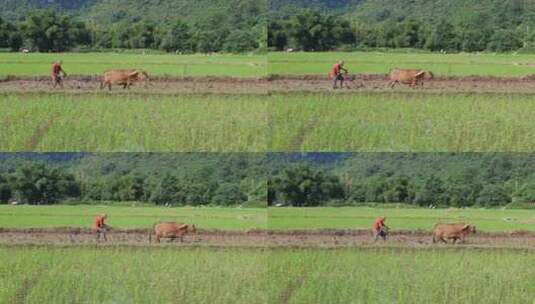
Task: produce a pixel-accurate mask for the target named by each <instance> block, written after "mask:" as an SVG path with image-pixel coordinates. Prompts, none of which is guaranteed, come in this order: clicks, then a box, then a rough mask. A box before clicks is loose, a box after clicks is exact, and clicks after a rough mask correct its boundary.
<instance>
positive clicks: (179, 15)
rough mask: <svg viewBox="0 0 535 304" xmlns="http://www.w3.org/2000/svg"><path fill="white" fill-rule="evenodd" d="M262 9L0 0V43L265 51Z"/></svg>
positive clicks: (175, 0)
mask: <svg viewBox="0 0 535 304" xmlns="http://www.w3.org/2000/svg"><path fill="white" fill-rule="evenodd" d="M267 13H268V8H267V0H195V1H192V0H85V1H82V0H74V1H71V0H0V48H6V49H7V48H9V49H11V50H12V51H19V50H20V49H21V48H25V49H29V50H31V51H39V52H64V51H69V50H73V49H86V50H95V49H98V50H102V49H158V50H163V51H167V52H180V53H195V52H198V53H214V52H228V53H245V52H252V51H265V49H266V30H267V29H266V21H267ZM58 37H62V38H61V39H60V38H58Z"/></svg>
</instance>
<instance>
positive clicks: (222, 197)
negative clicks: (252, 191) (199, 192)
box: [212, 184, 247, 206]
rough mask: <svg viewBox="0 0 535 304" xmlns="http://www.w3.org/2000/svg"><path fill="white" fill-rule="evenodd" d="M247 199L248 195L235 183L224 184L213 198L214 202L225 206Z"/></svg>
mask: <svg viewBox="0 0 535 304" xmlns="http://www.w3.org/2000/svg"><path fill="white" fill-rule="evenodd" d="M245 201H247V195H246V194H245V193H243V192H242V191H241V190H240V188H239V187H238V185H234V184H222V185H221V186H219V188H217V190H216V191H215V193H214V196H213V198H212V202H213V203H215V204H217V205H223V206H225V205H236V204H241V203H243V202H245Z"/></svg>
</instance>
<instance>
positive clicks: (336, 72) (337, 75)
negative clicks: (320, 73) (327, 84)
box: [329, 60, 348, 90]
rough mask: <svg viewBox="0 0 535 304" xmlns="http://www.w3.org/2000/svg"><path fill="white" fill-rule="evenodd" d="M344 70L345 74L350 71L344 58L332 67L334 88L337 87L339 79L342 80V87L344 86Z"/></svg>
mask: <svg viewBox="0 0 535 304" xmlns="http://www.w3.org/2000/svg"><path fill="white" fill-rule="evenodd" d="M342 71H344V72H345V74H347V73H348V71H347V70H346V69H345V68H344V62H343V61H342V60H340V61H338V62H336V63H335V64H334V65H333V67H332V68H331V72H330V73H329V78H331V80H332V82H333V90H336V89H337V86H336V84H337V83H338V81H340V89H342V88H343V87H344V75H342Z"/></svg>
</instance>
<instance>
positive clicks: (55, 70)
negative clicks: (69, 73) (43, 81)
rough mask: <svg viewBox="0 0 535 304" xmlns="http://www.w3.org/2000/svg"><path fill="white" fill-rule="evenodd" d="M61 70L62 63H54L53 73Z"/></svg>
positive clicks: (55, 73) (56, 73)
mask: <svg viewBox="0 0 535 304" xmlns="http://www.w3.org/2000/svg"><path fill="white" fill-rule="evenodd" d="M59 72H61V65H60V64H59V63H57V62H56V63H54V64H52V75H53V76H54V75H58V74H59Z"/></svg>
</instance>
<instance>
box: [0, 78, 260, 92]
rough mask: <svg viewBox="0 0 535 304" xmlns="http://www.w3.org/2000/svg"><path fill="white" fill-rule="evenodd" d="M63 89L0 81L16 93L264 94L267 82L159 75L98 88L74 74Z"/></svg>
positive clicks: (34, 81) (39, 82)
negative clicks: (128, 85) (145, 80)
mask: <svg viewBox="0 0 535 304" xmlns="http://www.w3.org/2000/svg"><path fill="white" fill-rule="evenodd" d="M63 85H64V88H63V89H60V88H56V89H54V88H52V84H51V81H50V79H49V78H47V77H35V78H27V77H26V78H24V77H8V78H6V79H5V80H3V81H0V92H4V93H17V92H32V93H50V92H62V93H73V94H76V93H99V92H101V93H106V94H124V93H133V94H218V95H225V94H266V93H267V90H268V82H267V80H266V79H264V78H228V77H227V78H225V77H202V78H193V77H184V78H172V77H160V78H154V79H152V80H151V81H150V82H148V83H147V84H134V85H132V87H131V88H130V89H124V88H123V87H122V86H112V90H111V91H110V90H108V89H107V88H103V89H101V88H100V78H99V77H97V76H94V77H90V76H75V77H69V78H67V79H66V80H65V81H64V84H63Z"/></svg>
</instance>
